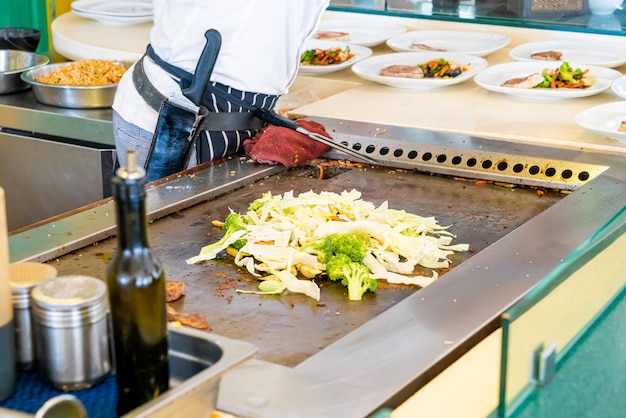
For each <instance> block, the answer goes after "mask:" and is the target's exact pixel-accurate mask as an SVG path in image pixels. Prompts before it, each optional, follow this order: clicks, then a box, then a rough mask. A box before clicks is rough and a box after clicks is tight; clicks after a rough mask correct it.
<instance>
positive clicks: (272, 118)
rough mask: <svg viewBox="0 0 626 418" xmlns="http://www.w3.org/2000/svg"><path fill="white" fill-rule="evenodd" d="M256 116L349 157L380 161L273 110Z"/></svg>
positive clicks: (370, 161) (258, 110) (265, 110)
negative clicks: (304, 126) (308, 128)
mask: <svg viewBox="0 0 626 418" xmlns="http://www.w3.org/2000/svg"><path fill="white" fill-rule="evenodd" d="M255 113H256V116H257V117H258V118H259V119H261V120H262V121H265V122H267V123H269V124H270V125H276V126H282V127H283V128H289V129H293V130H294V131H297V132H300V133H301V134H303V135H306V136H308V137H309V138H311V139H313V140H316V141H318V142H321V143H323V144H325V145H328V146H329V147H331V148H335V149H337V150H340V151H343V152H345V153H346V154H348V155H352V156H353V157H357V158H360V159H362V160H365V161H367V162H369V163H372V164H377V163H378V161H377V160H376V159H374V158H372V157H370V156H367V155H363V154H361V153H360V152H357V151H354V150H353V149H352V148H349V147H346V146H345V145H343V144H340V143H338V142H335V141H333V140H332V138H329V137H325V136H324V135H320V134H318V133H315V132H311V131H309V130H307V129H305V128H303V127H302V126H300V125H298V124H297V123H296V122H295V121H293V120H291V119H287V118H285V117H283V116H280V115H279V114H277V113H276V112H273V111H271V110H267V109H261V108H258V109H257V110H256V111H255Z"/></svg>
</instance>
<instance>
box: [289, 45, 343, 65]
mask: <svg viewBox="0 0 626 418" xmlns="http://www.w3.org/2000/svg"><path fill="white" fill-rule="evenodd" d="M353 57H354V54H353V53H352V52H351V51H350V47H349V46H346V47H345V48H341V47H335V48H328V49H322V48H314V49H308V50H306V51H304V52H303V53H302V54H301V55H300V64H302V65H332V64H341V63H342V62H346V61H348V60H349V59H352V58H353Z"/></svg>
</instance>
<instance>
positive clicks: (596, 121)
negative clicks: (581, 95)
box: [574, 102, 626, 144]
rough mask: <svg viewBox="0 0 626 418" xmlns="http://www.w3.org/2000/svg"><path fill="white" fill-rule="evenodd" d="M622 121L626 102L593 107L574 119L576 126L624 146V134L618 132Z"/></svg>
mask: <svg viewBox="0 0 626 418" xmlns="http://www.w3.org/2000/svg"><path fill="white" fill-rule="evenodd" d="M623 120H626V102H614V103H606V104H603V105H599V106H594V107H592V108H589V109H587V110H583V111H582V112H580V113H579V114H578V115H576V117H575V118H574V121H575V122H576V124H577V125H578V126H580V127H582V128H585V129H588V130H590V131H592V132H596V133H599V134H601V135H605V136H607V137H609V138H611V139H614V140H616V141H618V142H621V143H623V144H626V132H620V131H618V128H619V126H620V123H621V122H622V121H623Z"/></svg>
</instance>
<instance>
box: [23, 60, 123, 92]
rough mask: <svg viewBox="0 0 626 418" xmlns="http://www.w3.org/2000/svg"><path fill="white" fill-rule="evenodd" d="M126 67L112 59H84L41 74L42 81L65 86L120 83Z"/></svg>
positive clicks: (37, 78)
mask: <svg viewBox="0 0 626 418" xmlns="http://www.w3.org/2000/svg"><path fill="white" fill-rule="evenodd" d="M125 72H126V68H125V67H124V66H122V65H119V64H116V63H114V62H112V61H106V60H83V61H75V62H72V63H70V64H68V65H66V66H64V67H63V68H61V69H60V70H57V71H53V72H51V73H50V74H48V75H45V76H39V77H36V78H35V81H38V82H40V83H48V84H58V85H64V86H100V85H106V84H117V83H119V81H120V79H121V78H122V75H123V74H124V73H125Z"/></svg>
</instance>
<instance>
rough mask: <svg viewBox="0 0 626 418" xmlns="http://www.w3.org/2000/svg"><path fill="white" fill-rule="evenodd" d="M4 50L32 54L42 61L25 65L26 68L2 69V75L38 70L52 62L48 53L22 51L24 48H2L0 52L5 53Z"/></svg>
mask: <svg viewBox="0 0 626 418" xmlns="http://www.w3.org/2000/svg"><path fill="white" fill-rule="evenodd" d="M3 52H17V53H19V54H21V55H31V56H34V57H35V58H36V59H38V60H41V62H40V63H38V64H35V65H31V66H28V67H24V68H15V69H13V70H9V71H0V76H3V75H12V74H19V73H22V74H24V73H25V72H26V71H31V70H36V69H39V68H41V67H45V66H47V65H48V63H49V62H50V58H48V57H47V56H46V55H43V54H37V53H35V52H28V51H22V50H19V49H2V50H0V54H1V53H3Z"/></svg>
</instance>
